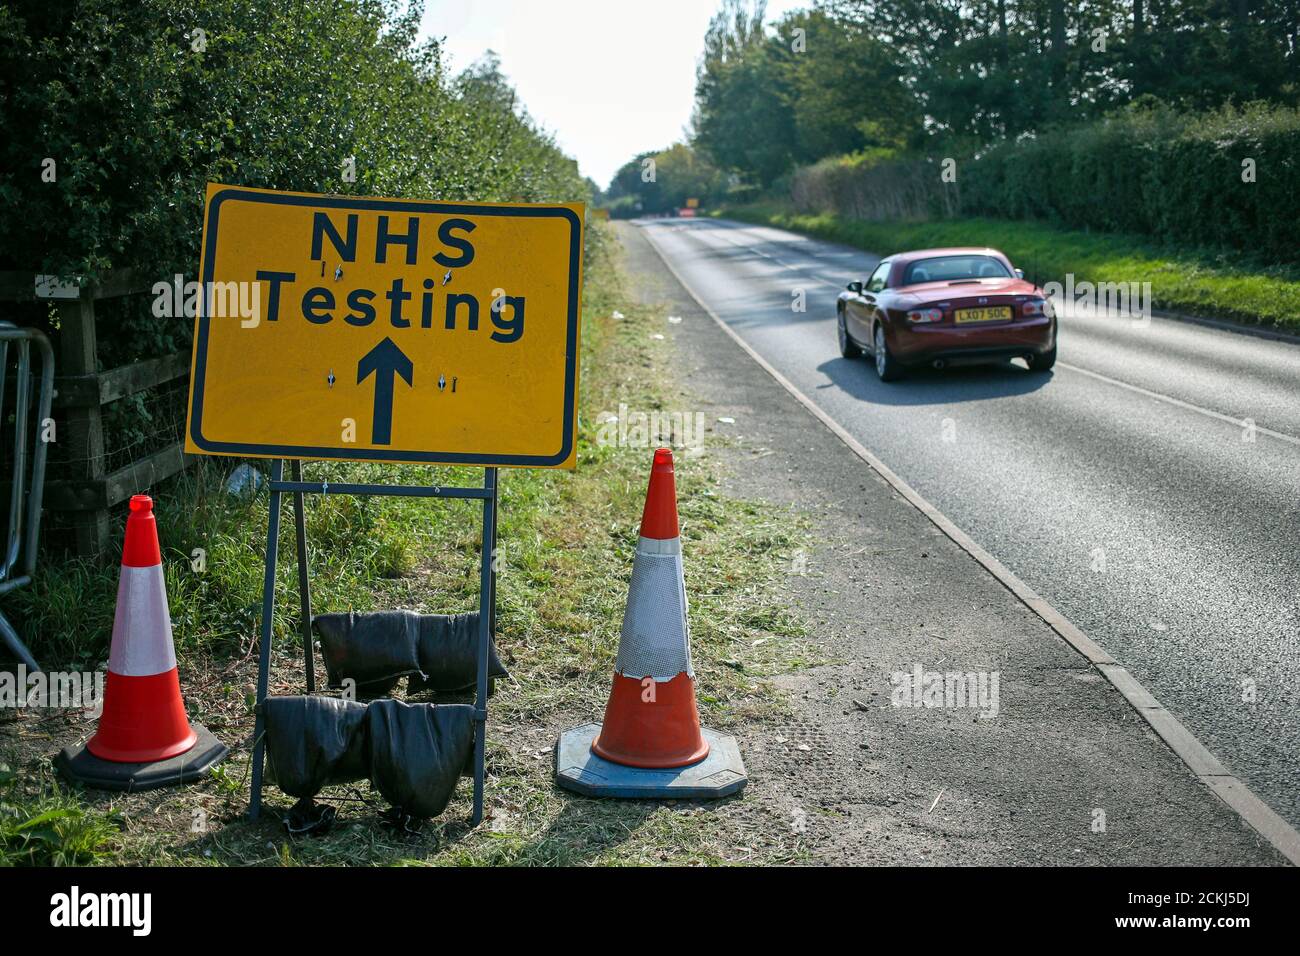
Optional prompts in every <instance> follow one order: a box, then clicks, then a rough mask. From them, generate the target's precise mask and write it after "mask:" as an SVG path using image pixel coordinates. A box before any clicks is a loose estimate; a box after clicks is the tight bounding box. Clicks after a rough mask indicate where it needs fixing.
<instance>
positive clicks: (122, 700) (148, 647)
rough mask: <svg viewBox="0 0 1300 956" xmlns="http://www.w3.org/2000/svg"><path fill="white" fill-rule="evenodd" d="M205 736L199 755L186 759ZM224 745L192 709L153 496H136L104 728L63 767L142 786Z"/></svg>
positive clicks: (178, 772)
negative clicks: (192, 717)
mask: <svg viewBox="0 0 1300 956" xmlns="http://www.w3.org/2000/svg"><path fill="white" fill-rule="evenodd" d="M201 741H202V743H203V746H202V747H198V753H196V754H195V760H185V759H183V758H184V757H185V756H186V755H188V754H190V752H191V751H194V750H196V747H197V745H199V744H200V742H201ZM225 752H226V748H225V747H224V746H223V745H221V744H220V742H218V741H216V740H215V738H213V737H212V736H211V734H208V733H207V731H205V730H204V729H203V728H202V727H201V726H199V725H197V724H196V725H194V726H193V727H192V726H191V725H190V721H189V718H188V717H187V716H186V713H185V702H184V700H183V699H182V698H181V685H180V675H179V672H178V671H177V668H176V650H175V647H174V645H173V643H172V625H171V616H170V614H169V612H168V608H167V590H166V584H165V581H164V578H163V567H162V554H161V551H160V550H159V547H158V528H157V524H156V522H155V520H154V516H153V499H151V498H149V497H148V496H147V495H135V496H134V497H133V498H132V499H131V504H130V513H129V515H128V516H127V519H126V542H125V545H124V547H123V549H122V568H121V575H120V577H119V578H118V585H117V612H116V614H115V616H114V618H113V644H112V648H111V650H110V651H109V656H108V679H107V681H106V683H105V687H104V701H103V711H102V714H101V716H100V719H99V728H98V730H97V731H96V732H95V735H94V736H93V737H92V738H91V739H90V740H89V741H88V742H87V743H86V744H85V747H84V748H69V749H68V750H65V751H64V752H63V754H61V755H60V757H61V759H60V761H59V763H60V767H61V769H63V770H64V771H65V772H67V773H68V774H69V776H72V777H74V778H75V779H78V780H81V781H82V782H85V783H88V784H91V785H100V786H105V787H110V788H112V789H143V788H145V787H156V786H163V785H165V784H167V783H178V782H181V781H182V779H192V778H193V777H195V776H198V774H199V773H200V772H202V771H205V770H207V768H208V767H211V766H212V765H213V764H215V763H216V762H217V761H218V760H220V759H221V758H222V757H223V756H225ZM178 758H181V759H178ZM196 762H198V763H200V764H202V766H201V767H197V768H196V766H195V763H196Z"/></svg>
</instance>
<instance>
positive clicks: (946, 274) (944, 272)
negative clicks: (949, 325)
mask: <svg viewBox="0 0 1300 956" xmlns="http://www.w3.org/2000/svg"><path fill="white" fill-rule="evenodd" d="M1010 277H1011V273H1010V272H1008V271H1007V267H1006V266H1005V265H1003V264H1002V262H1001V260H998V259H995V258H993V257H992V256H936V257H934V258H933V259H918V260H917V261H916V262H913V263H912V264H911V265H909V266H908V267H907V271H906V272H904V273H903V285H915V284H916V283H918V282H952V281H954V280H957V279H1008V278H1010Z"/></svg>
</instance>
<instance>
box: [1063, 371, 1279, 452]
mask: <svg viewBox="0 0 1300 956" xmlns="http://www.w3.org/2000/svg"><path fill="white" fill-rule="evenodd" d="M1056 364H1057V366H1058V367H1059V368H1068V369H1069V370H1070V371H1071V372H1078V373H1079V374H1080V375H1087V376H1090V377H1092V378H1095V379H1098V380H1099V381H1102V382H1106V383H1108V384H1110V385H1117V386H1119V387H1120V388H1127V389H1128V390H1129V391H1130V392H1137V393H1138V394H1139V395H1145V396H1147V398H1154V399H1155V400H1156V401H1158V402H1166V403H1167V404H1169V405H1173V406H1175V407H1177V408H1182V409H1185V410H1186V411H1189V412H1196V413H1197V414H1200V415H1205V416H1206V417H1207V418H1215V419H1218V420H1219V421H1221V422H1227V423H1228V424H1229V425H1235V426H1237V427H1238V428H1247V427H1249V426H1250V422H1248V421H1247V420H1246V419H1244V418H1233V417H1232V416H1231V415H1225V414H1223V413H1222V412H1216V411H1213V410H1212V409H1209V408H1202V407H1201V406H1200V405H1193V404H1192V403H1191V402H1185V401H1183V400H1182V399H1181V398H1174V397H1173V396H1172V395H1165V394H1163V393H1162V392H1153V391H1151V389H1149V388H1143V387H1142V386H1141V385H1133V384H1132V383H1130V382H1124V381H1121V380H1120V379H1117V378H1111V377H1110V376H1109V375H1102V374H1101V373H1100V372H1094V371H1092V370H1091V369H1086V368H1080V367H1079V366H1078V365H1071V364H1070V363H1069V362H1060V361H1058V362H1057V363H1056ZM1254 427H1255V431H1256V432H1258V433H1259V434H1261V435H1268V436H1269V437H1271V438H1276V439H1278V440H1279V441H1285V442H1290V443H1291V444H1292V445H1300V438H1297V437H1296V436H1294V435H1284V434H1283V433H1282V432H1275V431H1273V429H1271V428H1265V427H1264V426H1263V425H1256V426H1254Z"/></svg>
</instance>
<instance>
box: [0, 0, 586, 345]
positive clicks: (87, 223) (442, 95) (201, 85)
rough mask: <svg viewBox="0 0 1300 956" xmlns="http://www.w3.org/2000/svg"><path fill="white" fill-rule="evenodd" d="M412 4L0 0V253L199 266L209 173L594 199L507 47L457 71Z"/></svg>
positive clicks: (313, 186)
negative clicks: (511, 68)
mask: <svg viewBox="0 0 1300 956" xmlns="http://www.w3.org/2000/svg"><path fill="white" fill-rule="evenodd" d="M420 13H421V11H420V7H419V5H418V4H413V5H411V6H410V7H408V8H406V9H404V10H401V9H399V7H398V6H397V5H395V4H393V3H387V2H383V3H381V2H378V0H302V2H297V3H293V4H286V3H283V2H280V0H202V2H197V0H77V2H57V0H56V2H51V0H19V2H17V3H14V4H8V5H6V6H4V7H3V8H0V269H22V270H31V271H43V272H54V273H60V274H65V275H67V274H87V275H95V274H99V273H102V272H104V271H105V270H108V269H118V268H124V267H134V268H136V269H137V270H141V271H142V273H143V274H144V275H145V277H146V278H147V279H148V280H149V281H151V282H152V281H156V280H157V279H161V278H165V277H168V276H170V275H171V274H172V273H174V272H184V273H186V274H189V275H192V274H193V273H194V272H195V271H197V263H198V243H199V234H200V230H201V226H202V213H203V209H202V200H203V194H204V184H205V183H206V182H208V181H216V182H227V183H237V184H240V185H246V186H261V187H269V188H278V189H293V190H305V191H313V192H330V193H357V194H370V195H388V196H403V197H415V198H440V199H449V200H456V199H474V200H484V201H491V200H525V201H547V200H552V201H559V200H566V201H572V200H584V199H586V198H588V196H587V193H588V186H587V184H586V183H585V182H584V181H583V179H582V178H581V176H580V175H579V173H578V169H577V165H576V163H574V161H573V160H571V159H569V158H567V157H565V156H564V155H563V154H562V153H561V152H560V150H559V149H558V148H557V147H556V146H555V144H554V142H553V140H552V139H551V137H550V136H549V135H548V134H546V133H544V132H542V131H541V130H539V129H538V128H537V127H536V126H535V124H533V123H532V121H531V120H530V119H529V118H528V116H527V114H526V113H524V112H523V111H522V110H521V109H520V108H518V107H517V106H516V102H515V94H514V91H513V90H512V89H511V88H510V86H509V85H508V83H506V81H505V80H504V78H503V76H502V74H501V72H500V70H499V68H498V64H497V62H496V61H495V59H492V58H488V59H485V60H483V61H480V62H479V63H478V64H476V65H475V66H474V67H472V68H471V69H469V70H467V71H466V72H465V73H463V74H462V75H460V76H458V77H455V78H452V77H448V76H447V75H446V73H445V71H444V68H443V66H442V62H441V59H440V51H439V47H438V45H437V44H436V43H435V42H427V43H419V42H417V39H416V32H417V28H418V25H419V22H420ZM349 159H351V160H353V161H354V162H355V170H356V177H355V182H353V181H348V180H346V179H345V178H344V168H345V163H346V162H347V161H348V160H349ZM47 160H52V161H53V163H54V166H53V172H54V181H53V182H48V181H46V178H48V177H47V176H43V173H45V172H46V170H47V169H48V163H47V162H46V161H47ZM135 321H143V322H144V323H146V324H150V322H151V319H150V318H149V317H145V318H138V317H137V319H136V320H135ZM185 325H186V323H169V326H175V328H174V329H169V332H173V333H174V334H172V335H170V338H171V339H175V340H177V341H158V342H156V343H155V344H156V346H157V348H156V349H155V354H156V352H157V351H159V350H163V349H165V348H167V347H169V346H170V347H176V346H183V345H184V343H185V341H187V336H188V329H185V328H184V326H185ZM124 331H130V330H129V329H126V330H124ZM104 338H107V336H106V335H105V333H104V332H102V331H101V340H102V339H104Z"/></svg>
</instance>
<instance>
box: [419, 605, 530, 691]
mask: <svg viewBox="0 0 1300 956" xmlns="http://www.w3.org/2000/svg"><path fill="white" fill-rule="evenodd" d="M478 622H479V615H478V611H470V612H468V613H466V614H421V615H419V632H420V639H419V646H418V653H419V660H420V670H421V671H423V672H424V676H423V677H417V676H414V675H412V677H411V679H410V680H409V681H408V682H407V684H406V688H407V690H408V691H410V692H415V691H422V690H432V691H438V692H441V693H448V692H451V691H458V690H467V689H469V688H471V687H473V686H474V685H475V684H476V683H477V682H478ZM507 676H509V672H508V671H507V670H506V669H505V667H504V666H503V665H502V663H501V659H500V658H499V657H497V648H496V642H495V641H494V640H492V639H491V638H489V639H488V677H489V678H495V677H507Z"/></svg>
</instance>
